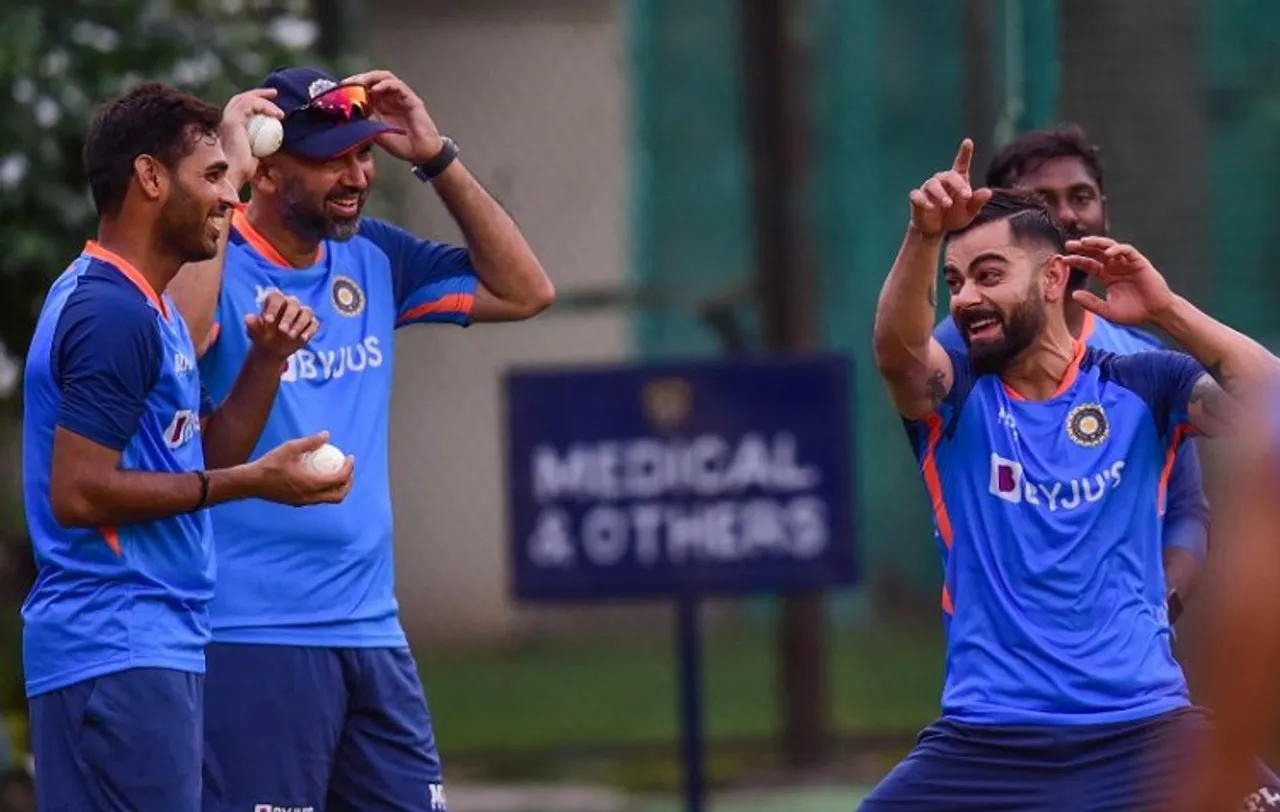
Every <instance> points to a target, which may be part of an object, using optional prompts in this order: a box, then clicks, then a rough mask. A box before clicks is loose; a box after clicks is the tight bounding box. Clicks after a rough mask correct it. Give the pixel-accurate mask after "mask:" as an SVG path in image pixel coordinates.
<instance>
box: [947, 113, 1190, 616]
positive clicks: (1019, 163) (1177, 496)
mask: <svg viewBox="0 0 1280 812" xmlns="http://www.w3.org/2000/svg"><path fill="white" fill-rule="evenodd" d="M1100 156H1101V150H1099V148H1098V147H1097V145H1095V144H1094V143H1093V142H1091V141H1090V140H1089V137H1088V135H1086V133H1085V132H1084V130H1083V129H1081V128H1080V127H1079V126H1076V125H1073V124H1067V125H1063V126H1060V127H1057V128H1054V129H1050V130H1035V131H1033V132H1029V133H1026V134H1024V135H1022V136H1020V137H1019V138H1017V139H1016V140H1014V141H1011V142H1010V143H1008V144H1006V145H1005V146H1004V148H1002V149H1001V150H1000V152H999V153H997V154H996V156H995V158H993V159H992V161H991V164H990V165H989V166H988V167H987V173H986V185H987V187H988V188H992V189H999V188H1012V187H1017V188H1021V189H1025V190H1027V191H1029V192H1031V193H1033V194H1035V195H1036V196H1038V197H1039V198H1040V199H1041V200H1043V201H1044V203H1045V205H1046V206H1048V208H1049V210H1050V211H1051V212H1053V215H1054V217H1055V219H1057V221H1058V223H1059V224H1061V226H1062V228H1063V230H1064V231H1066V233H1067V235H1068V236H1070V237H1089V236H1097V237H1105V236H1107V235H1108V232H1109V230H1110V218H1109V217H1108V215H1107V196H1106V187H1105V183H1104V173H1103V165H1102V159H1101V157H1100ZM1087 281H1088V277H1087V275H1086V274H1085V273H1084V272H1082V271H1078V270H1073V271H1072V272H1071V275H1070V277H1069V278H1068V280H1067V290H1068V292H1072V291H1077V290H1083V289H1084V288H1085V284H1086V282H1087ZM1063 309H1064V314H1065V316H1066V321H1067V329H1068V330H1070V331H1071V334H1072V335H1073V336H1074V337H1075V338H1077V339H1079V340H1080V341H1082V342H1084V343H1085V344H1086V345H1088V346H1090V347H1096V348H1098V349H1102V350H1108V351H1110V352H1114V353H1119V354H1122V355H1124V354H1129V353H1135V352H1147V351H1150V350H1159V349H1163V345H1162V344H1161V343H1160V341H1159V340H1158V339H1157V338H1156V337H1155V336H1153V335H1151V334H1150V333H1147V332H1145V331H1143V330H1140V329H1138V328H1135V327H1131V326H1128V325H1124V324H1114V323H1112V322H1110V321H1108V320H1107V319H1105V318H1102V317H1101V316H1098V315H1097V314H1095V313H1092V312H1090V311H1088V310H1086V309H1085V308H1084V307H1082V306H1080V304H1079V303H1078V302H1076V301H1075V299H1073V298H1071V297H1070V296H1068V297H1067V299H1066V300H1065V301H1064V302H1063ZM1031 317H1034V312H1028V311H1027V310H1026V309H1025V308H1023V309H1018V308H1015V309H1013V310H1011V311H1010V312H1009V313H1007V314H1002V313H1000V312H998V311H997V310H995V309H994V308H985V309H984V308H977V309H974V310H972V311H970V312H967V313H965V314H964V316H963V319H964V322H963V323H962V324H960V325H957V323H956V320H955V318H953V317H952V316H951V315H950V314H948V315H947V317H946V318H945V319H943V320H942V321H941V322H940V323H939V324H938V326H937V328H936V329H935V330H934V336H935V337H936V338H937V339H938V341H940V342H941V343H942V345H943V346H945V347H948V348H952V349H961V348H963V347H965V346H969V345H970V344H971V343H972V342H974V341H976V342H977V348H976V350H975V352H974V362H975V364H976V365H978V366H981V364H982V363H984V361H983V359H986V361H989V362H992V363H999V362H1000V361H1001V360H1002V359H1003V358H1005V357H1011V355H1012V354H1016V353H1015V350H1016V349H1017V348H1019V347H1022V346H1025V344H1026V343H1027V340H1028V338H1029V336H1030V335H1033V334H1034V327H1035V324H1034V323H1033V322H1031V321H1028V319H1029V318H1031ZM957 326H959V328H960V329H957ZM998 333H1003V338H1001V339H1000V340H994V341H993V340H991V339H992V338H993V337H995V336H996V335H997V334H998ZM1161 540H1162V542H1163V544H1164V551H1163V560H1164V578H1165V582H1166V601H1167V603H1168V605H1169V619H1170V620H1171V621H1174V622H1177V620H1178V619H1179V617H1181V615H1182V610H1183V607H1184V606H1185V604H1186V602H1187V601H1189V600H1190V599H1191V596H1192V594H1193V593H1194V592H1195V587H1196V584H1197V581H1198V580H1199V576H1200V572H1201V570H1202V568H1203V566H1204V560H1205V556H1206V555H1207V554H1208V549H1209V504H1208V501H1207V500H1206V498H1205V495H1204V486H1203V482H1202V477H1201V470H1200V456H1199V454H1198V453H1197V450H1196V446H1195V441H1190V442H1187V443H1184V444H1183V445H1182V447H1181V448H1179V449H1178V452H1177V457H1176V458H1175V460H1174V465H1173V469H1172V471H1171V474H1170V477H1169V481H1168V493H1167V497H1166V500H1165V514H1164V523H1163V531H1162V534H1161Z"/></svg>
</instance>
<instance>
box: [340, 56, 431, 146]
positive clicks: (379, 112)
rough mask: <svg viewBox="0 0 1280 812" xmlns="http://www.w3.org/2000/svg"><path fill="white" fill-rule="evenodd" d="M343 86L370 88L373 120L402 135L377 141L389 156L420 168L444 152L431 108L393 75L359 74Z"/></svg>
mask: <svg viewBox="0 0 1280 812" xmlns="http://www.w3.org/2000/svg"><path fill="white" fill-rule="evenodd" d="M342 83H343V84H348V85H350V84H356V85H364V86H365V87H366V88H368V90H369V103H370V104H371V105H373V116H372V117H373V118H376V119H378V120H379V121H382V122H384V123H386V124H390V125H391V126H392V127H395V128H397V129H399V130H400V131H401V132H398V133H395V132H386V133H383V134H381V135H379V136H378V137H377V138H376V139H374V141H375V143H377V145H378V146H380V147H382V148H383V149H385V150H386V151H387V152H389V153H391V154H392V155H394V156H395V157H397V158H399V159H400V160H402V161H408V162H409V163H411V164H414V165H415V166H416V165H418V164H421V163H426V162H427V161H429V160H431V159H432V158H434V157H435V156H436V155H437V154H438V153H439V152H440V150H441V149H443V148H444V141H443V140H442V138H441V136H440V130H439V129H438V128H437V127H436V123H435V122H434V121H432V120H431V115H430V114H429V113H428V112H427V105H426V104H425V103H423V101H422V99H421V98H419V97H418V94H416V93H414V92H413V90H412V89H410V87H409V86H408V85H407V84H405V83H404V81H402V80H401V79H399V78H398V77H397V76H396V75H395V74H394V73H392V72H391V71H386V70H372V71H367V72H365V73H357V74H356V75H355V76H349V77H347V78H346V79H344V80H343V82H342Z"/></svg>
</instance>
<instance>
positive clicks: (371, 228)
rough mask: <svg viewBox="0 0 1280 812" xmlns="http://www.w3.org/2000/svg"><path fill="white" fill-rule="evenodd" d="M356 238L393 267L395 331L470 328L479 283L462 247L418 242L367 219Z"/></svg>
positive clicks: (387, 224) (389, 226)
mask: <svg viewBox="0 0 1280 812" xmlns="http://www.w3.org/2000/svg"><path fill="white" fill-rule="evenodd" d="M360 233H361V234H362V235H363V236H365V237H366V238H368V239H369V240H370V241H372V242H373V243H374V244H375V245H377V246H378V247H379V248H380V249H382V251H383V252H384V253H385V254H386V255H387V258H388V259H389V260H390V262H391V275H392V281H393V283H394V286H395V297H396V326H397V327H403V326H405V325H407V324H414V323H417V322H448V323H453V324H462V325H465V324H467V323H468V321H469V320H470V316H471V308H472V306H473V305H474V304H475V293H476V288H477V286H478V284H479V283H478V280H477V277H476V273H475V269H474V268H473V267H472V265H471V257H470V255H469V254H468V253H467V251H466V249H465V248H459V247H458V246H455V245H448V244H446V243H439V242H434V241H432V240H420V239H418V238H417V237H415V236H413V235H412V234H410V233H409V232H407V231H405V230H404V229H401V228H397V227H396V226H393V225H390V224H389V223H384V222H382V221H380V220H365V221H364V222H363V223H362V225H361V228H360Z"/></svg>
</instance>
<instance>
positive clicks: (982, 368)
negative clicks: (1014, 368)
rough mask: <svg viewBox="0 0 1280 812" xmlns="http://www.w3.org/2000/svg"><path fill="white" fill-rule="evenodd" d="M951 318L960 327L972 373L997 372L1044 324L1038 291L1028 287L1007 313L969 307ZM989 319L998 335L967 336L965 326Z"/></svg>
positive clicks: (1042, 307)
mask: <svg viewBox="0 0 1280 812" xmlns="http://www.w3.org/2000/svg"><path fill="white" fill-rule="evenodd" d="M955 319H956V326H957V327H959V328H960V337H961V338H962V339H963V340H964V343H965V346H966V347H967V348H968V349H969V361H970V364H971V365H972V367H973V371H974V374H976V375H985V374H987V373H990V372H996V373H998V372H1000V371H1001V370H1003V369H1004V368H1005V367H1006V366H1008V365H1009V363H1010V362H1011V361H1013V359H1015V358H1017V357H1018V356H1019V355H1021V354H1022V351H1023V350H1025V349H1026V348H1027V347H1030V346H1031V344H1032V342H1034V341H1035V340H1036V337H1037V336H1039V335H1040V331H1041V330H1043V329H1044V325H1045V304H1044V300H1043V299H1041V298H1040V294H1039V292H1038V291H1037V290H1036V289H1035V288H1034V287H1032V289H1031V290H1030V291H1028V292H1027V297H1026V298H1025V299H1023V300H1022V301H1020V302H1018V303H1017V304H1016V305H1014V307H1013V309H1012V310H1011V311H1010V312H1009V314H1008V315H1007V316H1006V315H1005V314H1004V313H1001V312H1000V311H999V310H997V309H995V308H970V309H968V310H965V311H962V312H960V313H957V314H956V316H955ZM991 320H994V321H995V322H996V323H997V324H998V325H999V327H1000V337H999V338H997V339H994V340H986V341H978V342H974V341H973V340H972V338H971V337H970V335H969V328H970V327H971V326H973V325H974V324H979V323H981V322H984V321H991Z"/></svg>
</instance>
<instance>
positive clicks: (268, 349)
mask: <svg viewBox="0 0 1280 812" xmlns="http://www.w3.org/2000/svg"><path fill="white" fill-rule="evenodd" d="M244 326H245V330H246V331H247V332H248V333H249V340H250V341H252V342H253V348H254V349H255V350H256V351H257V352H259V353H260V354H262V355H264V356H265V357H266V358H267V359H269V360H271V361H279V362H280V363H284V362H286V361H288V360H289V356H290V355H293V354H294V353H295V352H297V351H298V350H300V349H302V348H303V347H305V346H306V345H307V342H309V341H310V340H311V339H312V338H314V337H315V335H316V332H317V331H318V330H319V329H320V322H319V321H318V320H317V319H316V317H315V313H313V312H312V311H311V308H309V307H307V306H306V305H304V304H302V303H301V302H300V301H298V299H297V298H296V297H294V296H285V295H284V294H282V293H279V292H278V291H272V292H271V293H269V294H267V298H266V299H265V300H264V301H263V303H262V312H261V313H250V314H249V315H247V316H245V317H244Z"/></svg>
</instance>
